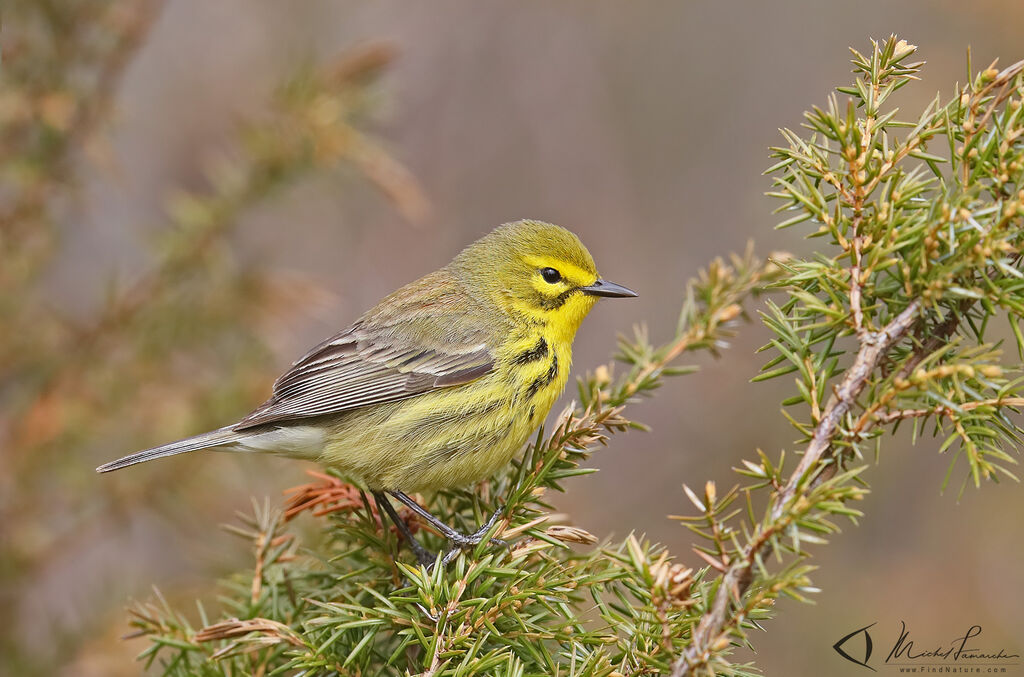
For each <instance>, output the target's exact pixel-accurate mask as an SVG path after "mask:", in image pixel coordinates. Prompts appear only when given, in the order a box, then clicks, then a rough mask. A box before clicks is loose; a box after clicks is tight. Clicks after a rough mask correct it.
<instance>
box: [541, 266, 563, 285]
mask: <svg viewBox="0 0 1024 677" xmlns="http://www.w3.org/2000/svg"><path fill="white" fill-rule="evenodd" d="M540 275H541V277H543V278H544V281H545V282H547V283H548V284H555V283H556V282H558V281H559V280H561V279H562V274H561V273H560V272H558V271H557V270H555V269H554V268H541V269H540Z"/></svg>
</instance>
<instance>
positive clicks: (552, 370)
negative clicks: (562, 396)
mask: <svg viewBox="0 0 1024 677" xmlns="http://www.w3.org/2000/svg"><path fill="white" fill-rule="evenodd" d="M557 377H558V355H552V356H551V366H550V367H548V370H547V373H545V374H542V375H541V376H538V377H537V378H535V379H534V380H533V383H531V384H530V387H529V388H527V389H526V397H528V398H529V397H533V396H534V395H536V394H537V392H538V391H539V390H540V389H541V388H546V387H547V386H549V385H551V384H552V383H553V382H554V380H555V378H557Z"/></svg>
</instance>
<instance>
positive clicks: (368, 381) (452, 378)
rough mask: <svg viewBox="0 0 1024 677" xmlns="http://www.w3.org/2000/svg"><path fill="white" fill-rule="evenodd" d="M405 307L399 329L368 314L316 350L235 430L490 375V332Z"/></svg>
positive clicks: (382, 316)
mask: <svg viewBox="0 0 1024 677" xmlns="http://www.w3.org/2000/svg"><path fill="white" fill-rule="evenodd" d="M409 305H414V306H416V307H415V308H409ZM430 305H434V304H430ZM402 306H404V308H402V309H401V310H405V311H410V314H411V315H412V317H409V316H408V315H406V317H405V319H404V320H403V321H398V322H396V321H395V320H396V319H397V318H396V317H395V315H397V314H400V313H395V312H387V313H380V312H378V313H377V315H376V316H374V315H372V312H373V311H371V314H368V316H367V317H364V318H363V320H361V321H360V322H357V323H356V324H355V325H354V326H353V327H351V328H350V329H347V330H345V331H343V332H341V333H340V334H338V335H336V336H334V337H332V338H330V339H328V340H327V341H324V342H323V343H321V344H320V345H319V346H317V347H315V348H313V350H311V351H310V352H309V353H307V354H306V355H305V356H304V357H303V358H301V359H300V360H299V361H298V362H296V363H295V364H294V365H293V366H292V368H291V369H289V370H288V371H287V372H286V373H285V374H284V375H282V376H281V378H279V379H278V380H277V382H276V383H274V391H273V395H272V396H271V398H270V399H269V400H267V402H266V403H264V404H263V405H262V406H260V407H259V408H257V409H256V410H255V411H253V412H252V413H251V414H249V415H248V416H246V417H245V418H244V419H242V420H241V421H240V422H239V423H238V424H237V425H236V426H234V429H235V430H244V429H246V428H251V427H254V426H258V425H261V424H264V423H273V422H275V421H286V420H291V419H302V418H310V417H313V416H323V415H325V414H334V413H339V412H343V411H348V410H350V409H356V408H359V407H365V406H369V405H373V404H381V403H384V402H393V401H395V400H401V399H405V398H408V397H413V396H415V395H420V394H423V393H425V392H429V391H431V390H435V389H437V388H447V387H451V386H455V385H460V384H463V383H468V382H470V381H473V380H476V379H478V378H480V377H481V376H483V375H484V374H486V373H488V372H489V371H491V370H492V369H493V367H494V357H493V355H492V353H491V351H490V350H489V348H488V346H487V341H486V339H487V334H489V333H491V332H481V331H480V330H479V328H480V326H481V325H480V324H479V323H477V322H472V323H469V325H468V326H470V327H473V329H471V330H469V331H458V330H457V329H453V326H452V325H453V322H452V319H453V318H452V317H450V316H449V315H448V314H446V313H440V314H436V315H435V313H434V312H430V311H431V310H432V311H435V312H436V309H434V308H431V309H429V310H428V308H426V307H424V304H422V303H418V304H417V303H415V299H413V303H411V304H410V303H403V304H402ZM389 310H393V311H398V310H400V309H399V308H391V309H389ZM463 310H465V308H463ZM470 314H472V311H471V313H470ZM454 324H455V325H456V326H457V325H458V324H459V323H458V322H455V323H454ZM492 329H493V327H492Z"/></svg>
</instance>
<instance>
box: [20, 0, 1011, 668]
mask: <svg viewBox="0 0 1024 677" xmlns="http://www.w3.org/2000/svg"><path fill="white" fill-rule="evenodd" d="M3 12H4V13H3V17H2V18H3V24H2V28H0V48H2V54H3V63H2V68H0V85H2V88H0V323H2V327H3V331H2V335H0V626H2V627H3V628H4V630H3V632H2V633H0V674H11V675H33V674H39V675H130V674H137V673H138V672H139V671H140V669H141V668H140V667H139V666H138V664H136V663H134V662H133V661H132V659H133V656H134V655H135V654H136V653H138V652H139V651H141V650H142V649H143V648H144V647H145V640H134V641H121V640H120V639H119V638H120V636H121V635H122V634H124V633H125V632H127V631H128V629H129V628H128V625H127V620H126V614H125V612H124V607H125V605H126V604H127V602H128V601H129V600H131V599H147V598H149V596H150V595H151V594H152V592H151V586H154V585H155V586H157V587H159V589H160V590H161V591H162V592H163V593H164V594H165V595H166V596H167V597H168V598H169V599H171V600H172V602H184V601H185V600H189V599H192V598H195V597H200V598H202V599H203V600H204V601H206V602H208V603H209V604H210V605H211V606H215V605H216V592H217V591H216V588H215V587H214V585H213V581H214V580H215V579H216V577H218V576H220V575H223V574H225V573H226V572H229V571H232V570H234V569H236V568H238V567H242V566H248V564H249V561H250V554H249V552H248V549H247V545H246V543H244V542H242V541H240V540H238V539H235V538H233V537H231V536H229V535H228V534H226V533H225V532H223V531H222V530H220V529H218V528H217V525H218V524H220V523H224V522H231V521H232V520H233V519H234V514H235V512H236V511H238V510H248V509H249V505H250V497H251V496H252V497H257V498H259V499H260V500H262V498H263V497H265V496H269V497H270V500H271V501H274V502H280V500H281V491H282V490H283V489H286V488H288V487H290V486H293V485H296V484H300V483H302V482H303V481H304V480H305V478H306V476H305V475H304V471H305V470H306V466H304V465H303V464H300V463H296V462H293V461H284V460H278V459H273V458H252V457H249V458H242V457H233V456H229V455H217V454H205V455H204V454H197V455H190V456H186V457H180V458H177V459H174V460H168V461H164V462H161V463H155V464H148V465H144V466H140V467H138V468H133V469H132V470H129V471H124V472H119V473H115V474H112V475H105V476H98V475H96V474H95V473H94V472H93V468H94V467H95V466H96V465H98V464H100V463H101V462H104V461H107V460H111V459H113V458H116V457H118V456H121V455H123V454H126V453H128V452H131V451H135V450H137V449H140V448H144V447H146V446H151V445H153V444H157V443H160V442H164V441H167V440H170V439H174V438H178V437H182V436H185V435H189V434H193V433H196V432H199V431H201V430H206V429H209V428H212V427H216V426H219V425H222V424H224V423H226V422H228V421H231V420H234V419H235V418H237V417H238V416H240V415H241V414H244V413H245V412H247V411H248V410H249V409H250V408H252V407H253V406H254V405H256V404H258V403H259V402H261V401H262V400H263V399H264V398H265V397H266V395H267V394H268V392H269V387H270V383H271V382H272V380H273V378H274V376H275V375H276V374H277V373H278V372H279V371H280V370H282V369H283V368H285V367H286V366H287V365H288V364H289V363H290V361H291V360H292V359H294V358H295V357H297V356H298V355H300V354H301V353H302V352H304V350H305V349H306V348H307V347H309V346H310V345H311V344H313V343H315V342H317V341H319V340H320V339H321V338H323V337H325V336H327V335H329V334H331V333H333V332H335V331H337V330H338V329H340V328H342V327H343V326H345V325H347V324H348V323H349V322H351V321H352V320H354V319H355V318H356V317H357V316H358V315H359V314H360V313H361V312H362V311H363V310H365V309H367V308H369V307H370V306H371V305H372V304H373V303H374V302H376V301H377V300H378V299H379V298H380V297H382V296H383V295H385V294H387V293H388V292H390V291H391V290H393V289H394V288H396V287H398V286H399V285H401V284H404V283H406V282H408V281H411V280H412V279H414V278H416V277H418V276H420V275H422V274H424V273H427V272H429V271H431V270H434V269H436V268H438V267H439V266H441V265H444V264H445V263H446V262H447V261H448V260H449V259H450V258H451V257H452V256H453V255H454V254H455V253H456V252H457V251H458V250H459V249H460V248H461V247H462V246H463V245H464V244H466V243H468V242H470V241H471V240H473V239H475V238H476V237H478V236H480V235H482V234H484V233H485V232H487V231H488V230H489V229H491V228H492V227H494V226H496V225H498V224H500V223H502V222H505V221H510V220H514V219H517V218H523V217H530V218H537V219H544V220H549V221H553V222H556V223H559V224H562V225H565V226H567V227H569V228H570V229H572V230H574V231H575V232H576V233H578V234H579V235H580V237H581V238H582V239H583V241H584V242H585V243H586V244H587V245H588V246H589V248H590V250H591V252H592V253H593V255H594V257H595V259H596V260H597V262H598V264H599V266H600V269H601V271H602V273H603V274H604V275H606V276H607V277H608V278H610V279H613V280H615V281H618V282H622V283H624V284H627V285H629V286H630V287H633V288H634V289H637V290H638V291H639V292H640V298H639V299H637V300H636V301H632V302H629V303H616V304H602V305H600V306H598V308H597V309H596V310H595V312H594V313H593V314H592V315H591V317H590V318H589V319H588V320H587V322H586V325H585V327H584V330H583V331H582V332H581V334H580V336H579V337H578V339H577V353H576V359H575V368H576V369H577V373H581V372H582V370H585V369H587V368H592V367H594V366H596V365H598V364H601V363H603V362H606V361H607V359H608V357H609V355H610V354H611V352H612V351H613V349H614V345H615V336H616V334H617V333H620V332H627V331H630V330H631V327H632V326H633V325H634V324H637V323H646V324H647V325H648V326H649V327H650V331H651V334H652V337H653V338H654V339H655V340H658V339H660V338H661V337H667V336H668V335H670V333H671V331H672V328H673V326H674V324H675V321H676V316H677V312H678V309H679V306H680V302H681V294H682V290H683V287H684V284H685V282H686V280H687V279H688V278H690V277H691V276H692V275H694V274H695V273H696V271H697V270H698V268H699V267H700V266H701V265H702V264H704V263H705V262H706V261H707V260H708V259H709V258H711V257H713V256H716V255H721V254H727V253H728V252H730V251H736V250H742V249H743V248H744V247H745V246H746V243H747V241H748V240H750V239H753V240H754V241H755V243H756V246H757V249H758V250H759V251H761V252H763V253H767V252H769V251H772V250H783V249H785V250H790V251H795V252H801V253H807V252H810V251H811V247H812V246H813V244H814V242H813V241H812V242H806V241H804V240H802V239H801V238H800V233H799V232H797V231H796V230H792V231H781V232H776V231H773V230H772V226H773V225H774V223H775V222H776V219H775V218H774V217H773V216H772V215H771V214H770V211H771V209H772V208H773V207H774V206H775V205H773V204H772V202H771V200H770V199H768V198H766V197H764V195H763V193H764V191H765V190H767V189H768V187H769V183H768V180H767V179H766V178H765V177H763V176H762V175H761V172H762V170H763V169H764V168H766V167H767V166H769V165H770V164H771V162H770V160H769V157H768V155H769V151H768V148H769V146H771V145H774V144H777V143H778V142H779V135H778V131H777V130H778V128H779V127H795V126H797V125H799V124H800V121H801V113H802V111H804V110H806V109H807V108H809V107H810V106H812V105H815V104H822V103H823V102H824V101H825V98H826V96H827V95H828V94H829V92H830V91H831V90H832V88H833V87H835V86H837V85H841V84H846V83H848V82H850V81H851V76H850V74H849V63H848V56H849V55H848V52H847V46H854V47H856V48H858V49H861V50H865V49H870V47H869V42H868V40H869V38H871V37H876V38H884V37H886V36H887V35H888V34H889V33H892V32H895V33H898V34H899V35H900V36H901V37H904V38H906V39H907V40H908V41H910V42H911V43H913V44H917V45H919V46H920V51H919V55H920V56H921V57H922V58H923V59H926V60H927V61H928V66H927V67H926V69H925V71H924V76H923V82H921V83H918V84H917V85H916V86H914V87H911V88H908V89H907V90H904V93H902V94H901V98H900V101H899V102H900V105H901V106H902V107H903V110H904V111H905V112H906V117H916V115H917V112H918V111H919V110H920V109H921V108H923V107H924V106H925V105H926V103H927V102H928V101H929V100H930V99H931V98H932V97H933V96H934V95H935V93H936V91H942V92H943V95H944V97H945V96H949V95H950V94H951V92H952V91H953V88H954V85H955V84H956V83H957V82H958V81H963V80H964V79H965V77H966V72H967V71H966V51H967V48H968V46H970V47H972V50H973V60H974V66H975V68H981V67H984V66H987V65H988V63H989V62H990V61H991V60H992V59H994V58H996V57H1000V58H1001V59H1002V63H1004V64H1008V63H1010V62H1012V61H1015V60H1017V59H1020V58H1022V57H1024V39H1022V37H1021V32H1020V26H1021V25H1024V5H1022V4H1021V3H1020V2H1017V1H1016V0H1002V1H997V0H979V1H978V2H973V3H963V2H952V1H936V0H912V1H911V0H904V1H903V2H900V3H892V2H882V1H880V0H870V1H868V0H863V1H861V2H857V3H852V2H847V3H838V2H827V3H822V2H812V1H811V0H776V1H774V2H770V3H756V2H748V3H713V2H707V1H694V2H662V3H645V4H641V5H637V4H634V3H616V2H566V3H559V4H551V3H542V2H527V3H515V4H513V3H507V2H491V3H482V4H477V3H472V4H471V3H462V2H438V3H430V4H429V6H427V5H420V4H408V3H399V2H390V1H388V2H377V3H372V4H363V3H354V2H328V1H327V0H322V1H319V2H304V3H273V2H258V3H253V2H242V1H241V0H220V1H219V2H215V3H211V2H199V1H198V0H177V1H176V2H167V3H166V4H165V5H164V6H162V7H161V6H159V5H157V4H154V3H150V2H139V1H137V0H109V1H103V2H100V1H98V0H48V1H45V2H41V1H39V0H11V1H10V2H5V3H4V7H3ZM613 306H614V307H613ZM766 336H767V335H766V332H765V331H764V330H763V329H762V328H761V327H760V326H758V325H757V324H750V325H749V326H747V327H745V328H744V329H743V331H742V333H741V334H740V336H739V337H738V339H737V340H736V341H735V343H734V345H733V347H732V349H731V350H729V351H728V352H727V353H725V356H724V359H722V360H720V361H717V362H715V361H711V360H708V361H706V362H705V363H703V364H701V367H702V369H701V371H700V372H699V373H698V374H697V375H694V376H688V377H683V378H679V379H674V380H672V381H671V382H670V383H669V384H668V385H667V386H666V387H665V388H664V389H663V390H662V391H661V392H660V393H659V394H658V396H657V397H655V398H654V399H651V400H650V401H648V402H644V403H642V404H640V405H638V406H637V407H636V408H635V409H634V414H633V415H634V416H635V417H637V418H639V419H640V420H642V421H644V422H646V423H649V424H651V425H652V427H653V430H652V432H650V433H648V434H643V433H630V434H629V435H627V436H624V437H619V438H616V439H615V440H614V443H613V445H612V446H611V447H610V448H608V449H606V450H601V451H600V452H598V453H597V454H596V455H595V456H594V458H593V464H594V465H595V466H596V467H599V468H600V469H601V472H600V473H598V474H597V475H596V476H590V477H586V478H577V479H576V480H574V481H573V482H572V483H571V487H570V491H569V492H568V493H567V494H566V495H565V496H562V497H559V498H558V504H559V507H560V508H562V509H564V510H566V511H567V512H569V513H570V514H571V515H572V516H573V519H574V520H575V522H576V523H577V524H579V525H580V526H583V527H585V528H587V529H588V530H590V531H592V532H594V533H596V534H598V535H600V536H601V537H615V538H621V537H623V536H625V535H626V534H627V533H629V532H630V531H636V532H642V533H646V534H647V535H648V536H650V537H651V538H653V539H656V540H658V541H661V542H663V543H665V544H666V545H667V546H668V547H669V548H670V549H671V550H672V551H673V552H674V553H676V554H677V555H678V556H679V557H680V558H682V560H683V561H685V562H687V563H689V564H690V565H691V566H696V565H697V563H698V560H697V558H696V557H695V556H694V555H693V554H692V553H691V552H690V538H689V532H687V531H686V530H685V529H683V528H682V527H680V526H679V525H677V524H676V523H674V522H672V521H670V520H668V519H667V518H666V514H670V513H688V512H690V511H691V510H692V508H691V507H690V506H689V504H688V502H687V500H686V498H685V496H684V495H683V493H682V491H681V485H682V483H684V482H686V483H688V484H690V485H694V486H700V485H702V484H703V482H704V481H706V480H708V479H713V480H716V481H717V482H718V483H719V486H720V487H725V486H731V485H732V484H733V483H735V482H736V481H737V477H736V476H735V475H734V474H733V473H732V472H731V470H730V468H732V467H733V466H735V465H737V464H738V463H739V460H740V459H741V458H744V457H748V458H749V457H752V455H753V453H754V449H755V448H758V447H759V448H761V449H764V450H765V451H766V452H768V453H769V454H770V455H773V456H774V455H777V453H778V451H779V450H780V449H783V448H791V439H792V438H793V437H794V433H793V432H792V431H791V430H790V429H789V428H788V427H787V425H786V424H785V423H784V421H783V419H782V418H781V416H780V415H779V405H778V403H779V402H780V401H781V400H782V399H783V397H784V396H785V394H788V392H789V390H790V389H791V388H792V384H791V383H787V382H784V381H785V379H783V380H780V381H778V382H769V383H764V384H756V385H752V384H750V383H748V380H749V379H750V377H751V376H753V375H754V374H755V373H756V371H757V369H758V368H759V366H760V364H761V358H760V357H759V356H757V355H754V353H753V351H754V350H755V349H756V348H757V347H758V346H760V345H762V344H763V343H764V342H765V341H766ZM937 447H938V443H937V442H934V441H932V440H929V439H925V440H922V441H919V442H918V444H917V445H916V446H911V445H910V440H909V438H908V437H907V436H901V437H900V438H899V439H898V440H897V441H896V442H894V443H892V444H889V445H886V447H885V448H884V450H883V454H882V456H881V458H880V460H879V463H878V465H877V467H874V468H872V469H871V470H870V471H869V472H868V473H867V478H868V480H869V481H870V482H871V484H872V490H873V491H872V494H871V495H870V497H869V498H868V500H867V501H866V502H865V504H864V505H863V506H860V507H861V508H862V509H863V510H864V511H865V512H866V516H865V518H864V519H863V520H862V521H861V524H860V526H859V528H853V527H852V526H851V527H849V528H846V529H844V533H843V534H842V535H841V536H840V537H839V538H837V539H836V540H835V543H834V544H832V545H830V546H829V547H826V548H819V549H818V550H816V551H815V557H814V563H815V564H817V565H819V566H820V567H821V568H820V571H819V572H818V573H817V575H816V576H815V583H816V585H818V586H819V587H821V588H822V589H823V592H822V593H821V594H819V595H817V596H816V601H817V603H816V604H815V605H800V604H797V603H789V602H783V603H780V605H779V617H778V619H777V620H775V621H773V622H771V623H770V624H768V625H766V630H767V632H765V633H758V634H757V635H754V636H753V637H752V639H753V641H754V645H755V648H756V659H757V660H758V661H759V664H760V665H761V666H762V667H763V668H764V670H765V671H766V672H767V673H768V674H812V673H814V674H820V673H822V672H825V671H827V672H829V673H831V674H838V675H843V674H850V675H855V674H859V673H860V672H861V671H863V668H861V667H858V666H855V665H853V664H851V663H847V662H845V661H843V660H842V659H841V658H839V657H838V656H837V655H836V654H835V652H834V651H833V650H832V648H831V646H832V644H833V643H834V642H836V641H837V640H838V639H839V638H840V637H842V636H843V635H845V634H847V633H848V632H851V631H853V630H855V629H857V628H860V627H862V626H864V625H867V624H869V623H872V622H878V626H877V627H878V630H877V632H876V631H874V630H873V631H872V632H873V635H874V637H875V641H876V645H877V648H876V652H882V654H883V655H884V653H885V652H887V651H888V644H891V641H894V640H895V638H896V636H897V633H898V628H899V623H900V621H901V620H902V621H906V623H907V624H908V627H910V628H911V630H912V633H913V635H914V636H915V637H920V638H921V639H922V640H925V639H929V640H933V641H937V640H941V641H943V642H948V641H950V640H952V639H953V638H954V637H956V636H958V635H962V634H963V632H965V631H966V629H967V628H968V627H969V626H971V625H975V624H976V625H980V626H982V628H983V634H982V635H981V637H980V638H979V640H978V645H979V646H984V647H1002V648H1005V649H1006V650H1007V651H1008V652H1010V651H1016V652H1017V653H1024V632H1022V630H1021V623H1020V616H1019V607H1020V603H1021V601H1022V598H1024V569H1022V568H1021V566H1020V564H1019V563H1020V562H1021V561H1022V559H1024V538H1022V536H1024V526H1022V522H1021V519H1020V515H1021V514H1022V512H1024V487H1021V486H1018V485H1013V484H1009V483H1003V484H1001V485H997V486H985V487H983V490H982V491H975V490H974V489H973V488H968V489H967V490H966V491H965V492H964V493H963V496H962V497H961V498H959V500H958V497H957V494H958V489H959V487H960V482H961V480H962V478H963V471H964V467H962V466H961V467H957V468H956V469H955V470H954V474H953V479H952V480H951V483H950V489H948V490H947V491H946V492H945V493H941V492H940V486H941V483H942V478H943V476H944V474H945V472H946V468H947V464H948V462H949V460H950V459H949V458H946V457H939V456H938V455H937V454H936V451H937ZM185 612H186V613H192V611H191V609H185ZM193 620H195V619H194V618H193ZM922 643H925V642H924V641H922ZM929 643H930V642H929ZM883 645H885V649H884V650H883V649H882V646H883ZM752 657H753V656H752Z"/></svg>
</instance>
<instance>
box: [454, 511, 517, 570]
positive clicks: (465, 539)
mask: <svg viewBox="0 0 1024 677" xmlns="http://www.w3.org/2000/svg"><path fill="white" fill-rule="evenodd" d="M499 517H501V508H500V507H499V508H498V509H497V510H495V511H494V512H493V513H492V514H491V516H490V517H489V518H488V519H487V521H486V522H485V523H484V524H483V526H481V527H480V528H479V529H477V530H476V531H474V532H473V533H471V534H463V533H461V532H458V531H455V530H454V529H451V528H449V533H446V534H445V537H446V538H447V539H448V542H449V543H451V544H452V547H451V548H450V549H449V550H448V552H446V553H444V556H443V557H442V558H441V565H442V566H446V565H447V564H448V563H449V562H451V561H452V560H453V559H455V558H456V557H457V556H458V554H459V553H460V552H461V551H463V550H466V549H467V548H471V547H473V546H475V545H479V544H480V542H481V541H482V540H484V537H485V536H487V533H488V532H489V531H490V530H491V528H492V527H493V526H494V524H495V523H496V522H497V521H498V518H499ZM489 541H490V543H491V545H498V546H501V547H508V543H507V542H506V541H503V540H501V539H500V538H491V539H489Z"/></svg>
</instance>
